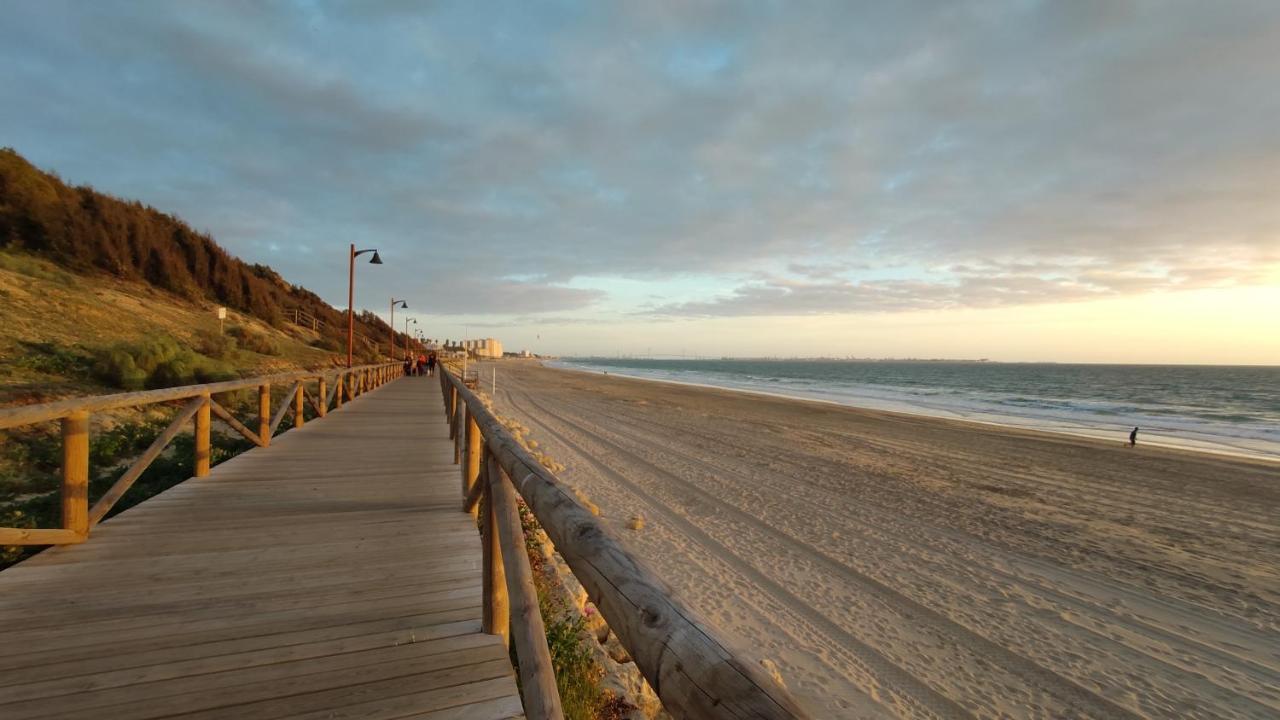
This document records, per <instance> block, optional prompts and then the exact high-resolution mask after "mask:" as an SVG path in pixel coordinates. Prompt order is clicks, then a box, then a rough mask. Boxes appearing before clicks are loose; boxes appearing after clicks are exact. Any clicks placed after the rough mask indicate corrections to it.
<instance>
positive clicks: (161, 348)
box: [93, 335, 236, 390]
mask: <svg viewBox="0 0 1280 720" xmlns="http://www.w3.org/2000/svg"><path fill="white" fill-rule="evenodd" d="M226 340H227V341H228V342H229V343H230V345H227V344H222V345H220V346H217V347H212V348H211V347H210V345H209V344H208V343H202V345H201V347H203V348H205V349H207V350H210V351H211V352H217V353H220V355H221V356H222V357H227V356H228V355H230V353H232V352H234V346H235V341H234V340H232V339H231V338H226ZM93 370H94V374H95V375H97V377H98V378H99V379H100V380H102V381H103V382H105V383H108V384H110V385H112V386H113V387H117V388H120V389H122V390H141V389H143V388H165V387H175V386H178V385H194V384H196V383H211V382H219V381H222V380H231V379H233V378H235V377H236V373H235V371H234V370H233V369H232V367H231V366H230V365H228V364H227V363H226V362H223V361H222V360H220V359H216V358H213V357H209V356H207V355H203V354H201V353H198V352H196V351H194V350H192V349H191V348H188V347H186V346H185V345H182V344H180V343H178V341H177V340H174V339H173V338H172V337H169V336H167V335H152V336H150V337H148V338H146V339H144V340H142V341H141V342H136V343H128V342H122V343H117V344H115V345H113V346H111V347H109V348H104V349H102V350H100V351H98V357H97V361H96V362H95V363H94V366H93Z"/></svg>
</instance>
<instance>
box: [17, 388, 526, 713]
mask: <svg viewBox="0 0 1280 720" xmlns="http://www.w3.org/2000/svg"><path fill="white" fill-rule="evenodd" d="M452 460H453V444H452V442H451V441H450V440H449V438H448V427H447V426H446V425H445V424H444V423H443V422H441V420H440V392H439V388H438V387H437V385H436V382H435V380H434V379H426V378H421V379H419V378H405V379H401V380H397V381H395V382H392V383H390V384H388V385H385V386H383V387H381V388H379V389H377V390H374V391H372V392H370V393H368V394H367V395H365V396H362V397H361V398H359V399H357V400H356V401H355V402H353V403H350V404H348V405H346V406H345V407H344V408H343V409H341V410H338V411H334V412H333V414H332V415H331V416H330V417H328V418H326V419H324V420H323V421H320V422H312V423H308V424H307V425H306V426H304V427H302V428H300V429H298V430H295V431H290V432H288V433H286V434H284V435H282V436H280V437H278V438H274V439H273V440H272V446H271V447H270V448H263V449H255V450H252V451H250V452H247V453H245V454H243V455H241V456H239V457H236V458H234V459H232V460H229V461H227V462H224V463H222V464H219V465H216V466H215V467H214V468H213V472H212V474H211V475H210V476H209V477H207V478H199V479H192V480H189V481H187V482H185V483H182V484H181V485H178V486H176V487H174V488H172V489H171V490H169V491H167V492H165V493H163V494H161V495H159V496H157V497H155V498H152V499H150V500H148V501H146V502H145V503H143V504H141V505H139V506H137V507H135V508H133V509H131V510H129V511H127V512H125V513H122V514H121V515H119V516H118V517H115V518H113V519H111V520H108V521H106V522H104V523H102V524H101V525H100V526H98V527H97V528H95V529H94V532H93V536H92V537H91V538H90V540H89V541H88V542H87V543H84V544H82V545H72V546H65V547H58V548H51V549H49V550H46V551H44V552H42V553H40V554H39V555H37V556H36V557H34V558H32V559H30V560H27V561H26V562H24V563H22V564H20V565H18V566H15V567H13V568H10V569H9V570H5V571H4V572H0V648H2V651H0V718H4V720H23V719H25V718H38V717H48V718H61V719H71V718H95V719H97V720H101V719H104V718H110V719H112V720H116V719H121V720H123V719H127V718H161V717H190V718H197V717H198V718H283V717H292V718H317V719H318V718H326V719H328V718H356V717H359V718H435V719H436V720H446V719H449V720H454V719H456V720H463V719H466V720H489V719H493V720H499V719H501V718H513V717H523V714H522V710H521V705H520V699H519V696H518V695H517V692H516V684H515V679H514V676H513V673H512V669H511V665H510V662H509V660H508V658H507V653H506V648H505V646H504V645H503V644H502V642H501V640H500V639H499V638H498V637H497V636H494V635H486V634H483V633H482V632H481V629H480V625H481V543H480V539H479V536H478V535H477V533H476V529H475V527H474V525H473V524H472V521H471V518H470V517H469V516H468V515H467V514H465V513H463V512H461V511H460V501H461V498H460V494H459V493H460V479H459V470H458V467H457V466H456V465H453V464H452Z"/></svg>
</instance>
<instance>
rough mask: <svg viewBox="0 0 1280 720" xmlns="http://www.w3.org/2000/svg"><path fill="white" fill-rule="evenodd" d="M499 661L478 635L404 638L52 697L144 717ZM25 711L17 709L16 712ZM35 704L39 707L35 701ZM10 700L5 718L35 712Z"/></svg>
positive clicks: (63, 713) (70, 710)
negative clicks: (267, 674)
mask: <svg viewBox="0 0 1280 720" xmlns="http://www.w3.org/2000/svg"><path fill="white" fill-rule="evenodd" d="M494 660H503V661H505V660H506V655H505V652H504V651H503V648H502V647H500V646H499V645H498V644H497V643H495V642H493V639H492V638H487V637H485V636H483V635H460V636H457V637H451V638H445V639H442V640H432V641H428V642H420V643H408V644H404V645H396V646H393V647H389V648H375V649H372V650H366V651H363V652H361V653H351V654H348V655H335V656H332V657H328V658H321V659H318V660H310V661H305V662H293V663H282V664H281V665H280V666H278V667H273V668H272V669H271V678H270V679H265V680H264V679H263V675H262V669H261V668H245V669H241V670H229V671H227V672H222V673H213V674H210V675H194V676H191V677H187V678H182V679H179V680H175V681H173V682H169V683H155V684H150V685H129V686H126V687H122V688H110V689H106V690H98V691H90V692H87V693H81V694H79V695H72V696H64V697H62V698H59V700H58V703H57V710H58V716H59V718H60V720H76V719H78V718H83V719H84V720H96V719H99V718H103V717H110V718H112V720H149V719H150V718H158V717H166V716H169V715H173V714H178V713H192V712H197V711H202V710H214V709H218V708H224V707H227V706H237V705H244V704H247V703H256V702H262V701H265V700H272V699H274V698H280V697H290V696H294V695H301V694H305V693H315V692H319V691H321V690H331V689H338V688H346V687H351V686H353V685H363V684H367V683H370V682H374V681H377V680H384V679H390V678H402V677H405V676H414V675H420V674H423V673H428V672H431V671H437V670H442V669H447V668H456V667H465V666H472V665H476V664H478V663H485V662H492V661H494ZM24 710H25V712H24ZM42 710H43V708H42ZM36 712H39V711H34V710H29V709H26V708H23V707H18V708H16V709H15V710H14V711H11V712H9V713H7V714H6V715H5V717H6V720H27V719H28V718H35V717H39V715H37V714H35V713H36Z"/></svg>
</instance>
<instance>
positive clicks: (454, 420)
mask: <svg viewBox="0 0 1280 720" xmlns="http://www.w3.org/2000/svg"><path fill="white" fill-rule="evenodd" d="M457 434H458V388H456V387H454V386H453V384H452V383H450V385H449V439H450V440H452V439H453V438H454V437H455V436H456V435H457ZM454 462H457V460H455V461H454Z"/></svg>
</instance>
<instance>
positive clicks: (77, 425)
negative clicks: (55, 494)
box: [62, 410, 89, 535]
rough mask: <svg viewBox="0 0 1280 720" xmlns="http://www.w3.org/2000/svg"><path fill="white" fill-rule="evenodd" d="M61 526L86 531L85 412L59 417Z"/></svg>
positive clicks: (87, 419) (86, 438)
mask: <svg viewBox="0 0 1280 720" xmlns="http://www.w3.org/2000/svg"><path fill="white" fill-rule="evenodd" d="M62 527H63V528H64V529H66V530H70V531H72V532H74V533H76V534H77V535H88V534H89V413H88V411H86V410H77V411H75V412H73V413H71V414H70V415H68V416H66V417H64V418H62Z"/></svg>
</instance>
